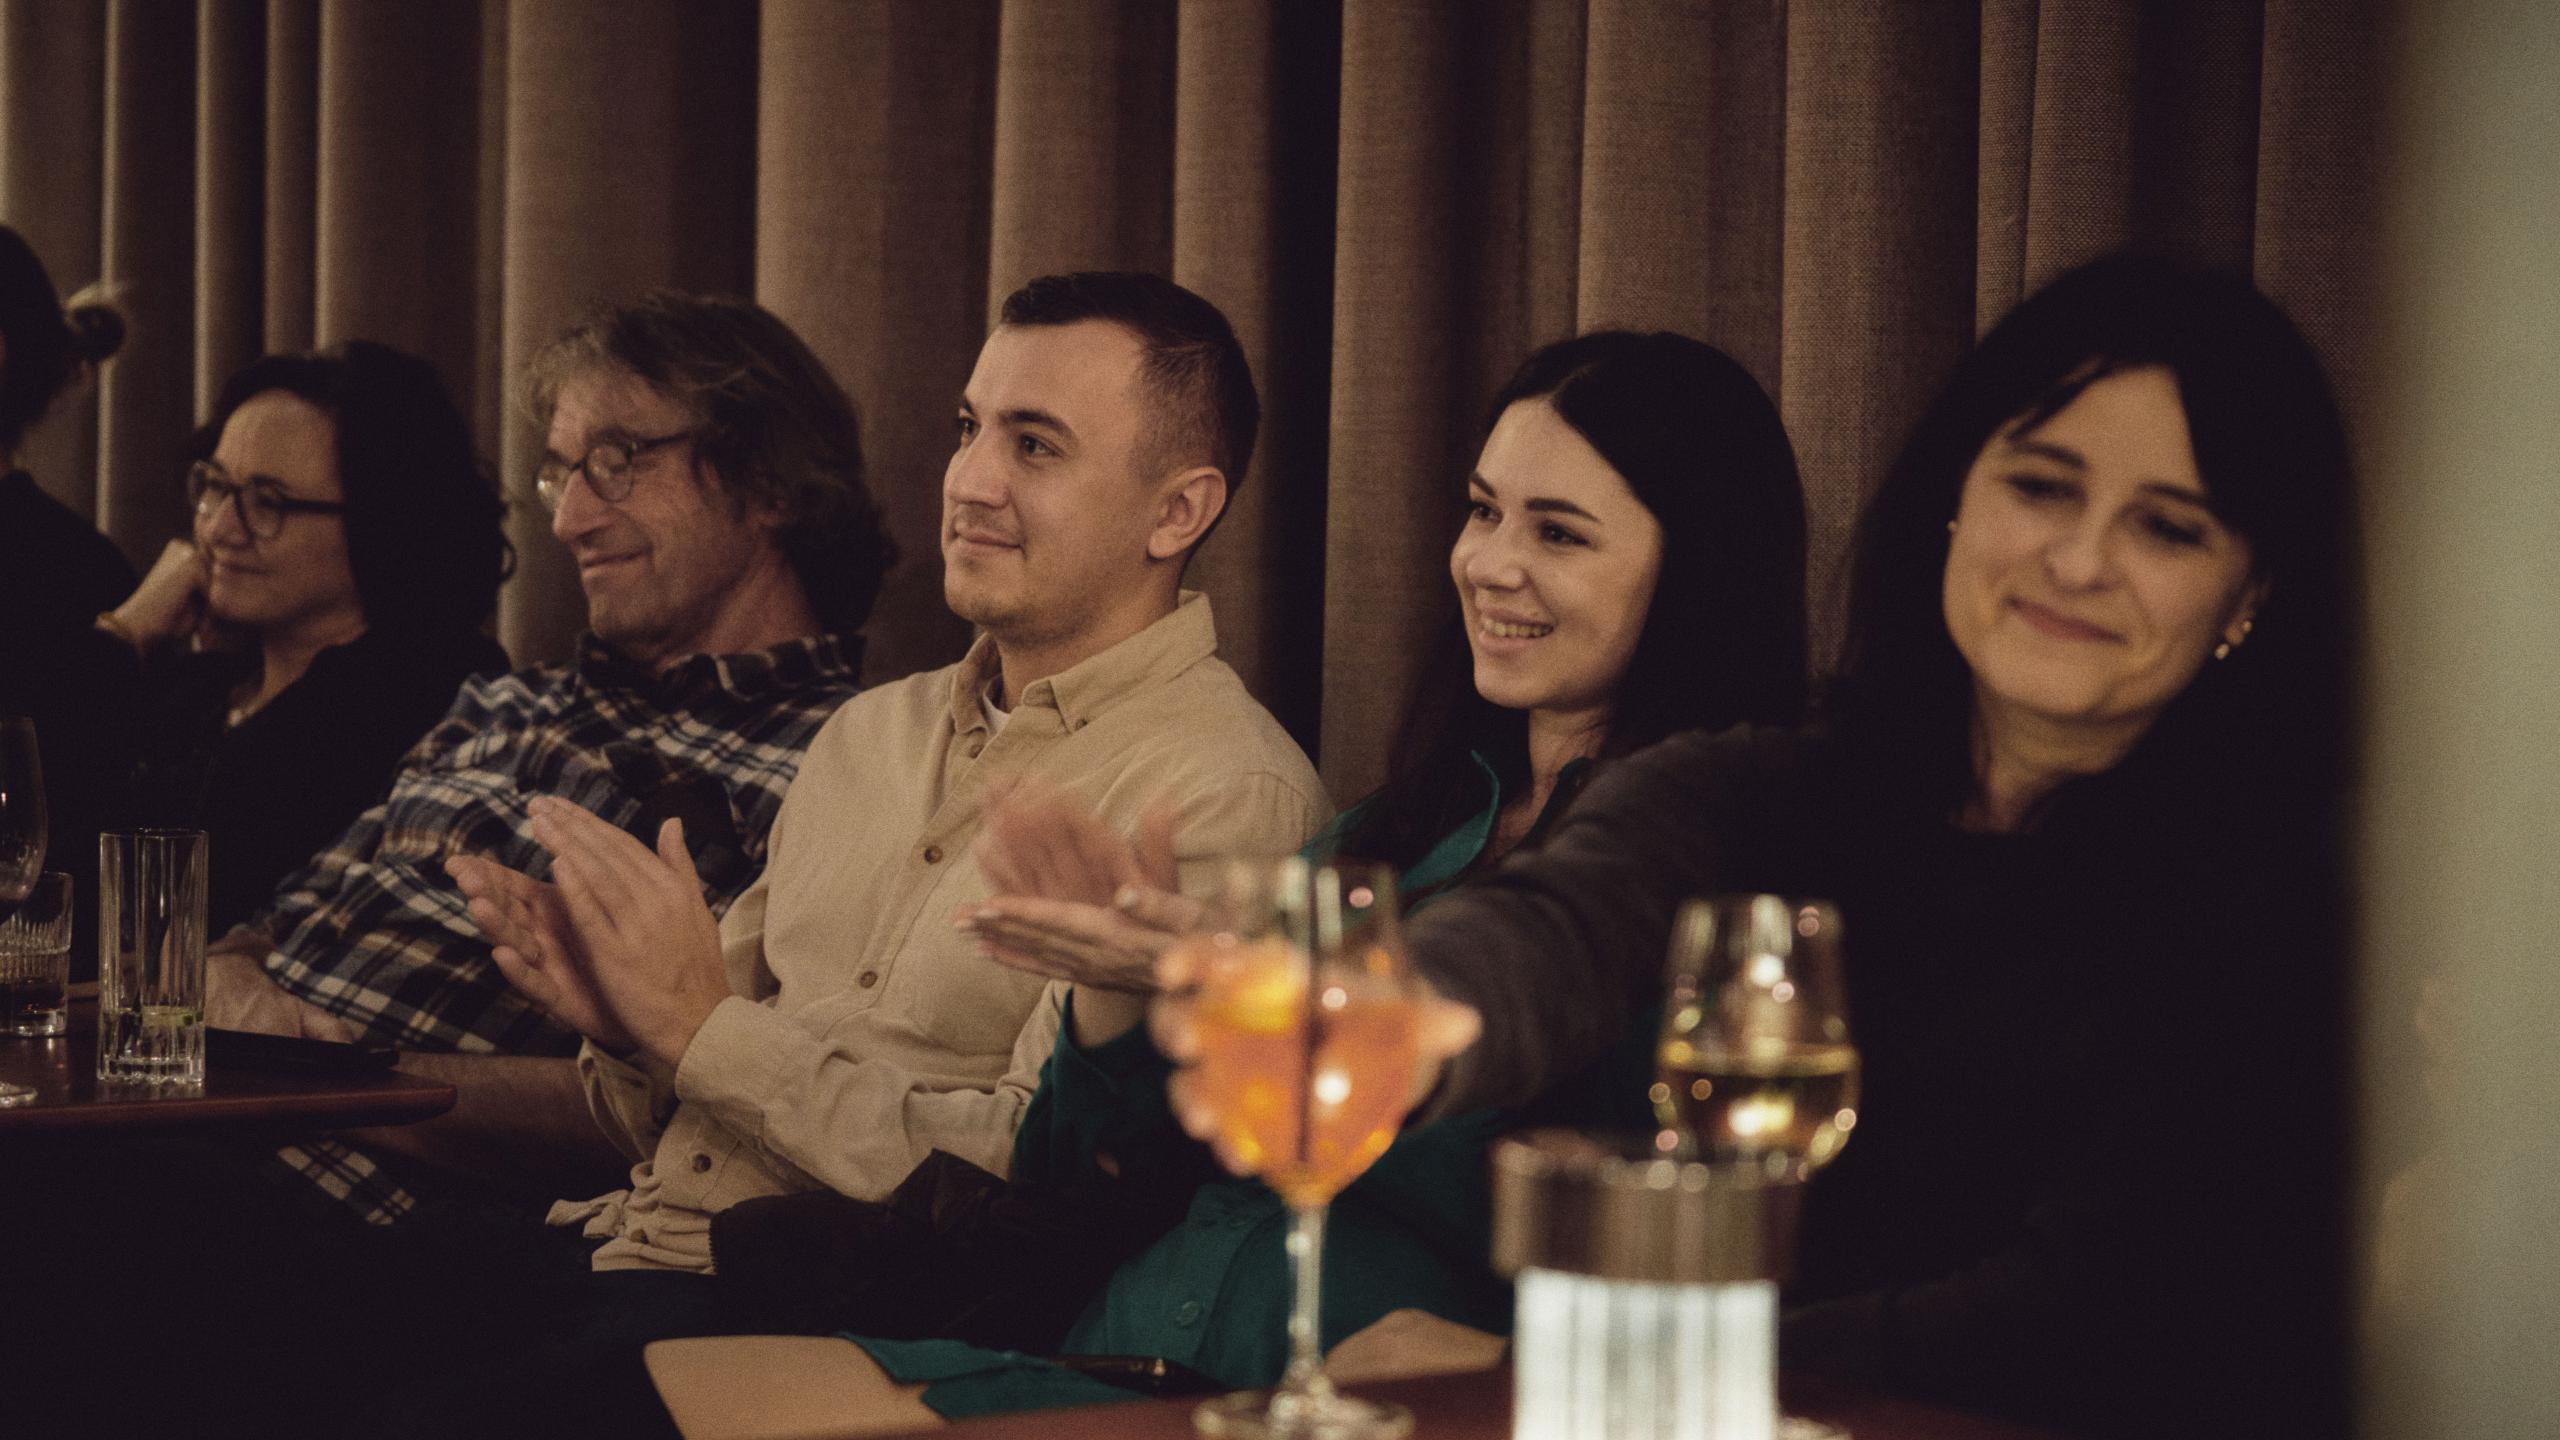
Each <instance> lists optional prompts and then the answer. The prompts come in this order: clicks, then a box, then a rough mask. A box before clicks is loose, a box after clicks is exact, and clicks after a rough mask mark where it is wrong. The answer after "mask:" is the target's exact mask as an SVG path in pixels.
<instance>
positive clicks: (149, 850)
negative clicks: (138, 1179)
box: [98, 830, 206, 1086]
mask: <svg viewBox="0 0 2560 1440" xmlns="http://www.w3.org/2000/svg"><path fill="white" fill-rule="evenodd" d="M205 848H206V847H205V836H204V832H203V831H201V830H141V831H135V832H132V833H129V834H117V833H110V834H106V835H101V836H99V837H98V1078H99V1079H100V1080H107V1081H137V1082H143V1083H148V1084H152V1085H172V1086H201V1085H203V1083H204V924H205V921H204V905H205Z"/></svg>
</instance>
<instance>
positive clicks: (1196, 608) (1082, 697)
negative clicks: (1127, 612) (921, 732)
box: [951, 590, 1218, 735]
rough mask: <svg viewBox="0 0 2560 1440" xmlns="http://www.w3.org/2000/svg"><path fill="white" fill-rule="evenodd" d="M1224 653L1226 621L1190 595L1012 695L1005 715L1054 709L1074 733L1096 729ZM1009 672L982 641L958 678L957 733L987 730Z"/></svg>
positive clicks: (954, 701)
mask: <svg viewBox="0 0 2560 1440" xmlns="http://www.w3.org/2000/svg"><path fill="white" fill-rule="evenodd" d="M1217 653H1218V622H1217V620H1216V618H1215V617H1214V616H1213V615H1212V613H1211V611H1210V608H1209V597H1208V596H1206V595H1203V594H1201V593H1200V592H1199V591H1197V590H1185V591H1183V592H1182V595H1181V598H1179V599H1178V600H1176V601H1175V602H1174V606H1173V613H1171V614H1169V615H1166V616H1164V617H1163V618H1162V619H1159V620H1157V621H1156V622H1155V623H1154V624H1152V625H1149V626H1148V627H1147V628H1146V629H1144V630H1141V631H1139V632H1138V633H1137V634H1135V635H1132V636H1130V637H1129V638H1128V639H1126V640H1123V641H1121V642H1120V643H1119V644H1117V645H1114V646H1112V647H1111V648H1110V649H1108V650H1105V651H1103V652H1102V653H1101V654H1099V655H1095V656H1091V657H1088V658H1087V659H1084V660H1081V661H1079V662H1077V663H1076V664H1074V665H1071V666H1068V667H1067V668H1066V669H1064V670H1061V671H1059V672H1058V673H1057V674H1055V675H1051V676H1049V677H1047V678H1045V679H1041V680H1034V681H1032V682H1031V683H1030V684H1028V685H1025V686H1023V687H1022V693H1021V694H1019V695H1007V696H1005V697H1004V699H1005V709H1006V711H1007V712H1008V713H1011V714H1020V713H1021V712H1022V711H1024V710H1026V709H1037V708H1041V707H1047V708H1049V709H1052V710H1055V711H1057V712H1058V719H1059V722H1060V723H1061V724H1062V725H1064V726H1065V728H1066V730H1067V732H1068V733H1069V734H1073V733H1074V732H1076V731H1078V730H1081V729H1083V728H1084V727H1085V726H1086V725H1089V724H1091V723H1092V722H1093V721H1094V719H1095V718H1096V717H1097V716H1100V715H1101V714H1103V713H1104V712H1105V711H1108V710H1109V709H1110V708H1111V707H1112V706H1114V705H1117V704H1119V703H1120V702H1121V701H1122V700H1125V699H1127V698H1128V697H1130V696H1132V695H1135V694H1138V693H1140V692H1142V691H1146V690H1152V689H1154V688H1155V687H1156V686H1158V685H1162V684H1164V683H1165V682H1166V681H1169V680H1171V679H1173V678H1174V677H1175V676H1177V675H1179V674H1181V673H1182V672H1183V671H1185V670H1188V669H1190V668H1191V667H1192V666H1194V665H1197V664H1199V663H1200V662H1201V661H1203V660H1206V659H1208V658H1210V657H1211V656H1213V655H1215V654H1217ZM1001 669H1002V665H1001V663H1000V662H999V661H998V660H997V658H996V647H995V641H994V640H992V639H990V638H989V637H987V636H985V635H983V634H982V635H980V636H979V637H978V639H977V642H976V643H975V644H973V645H971V646H970V647H969V653H968V654H967V655H965V656H962V657H961V660H960V663H959V665H957V666H956V667H954V668H953V670H952V675H951V728H952V730H953V732H954V733H956V734H961V735H966V734H969V733H970V732H971V731H973V730H983V729H985V728H986V724H987V721H986V717H985V716H984V715H983V714H981V713H980V712H979V709H978V697H979V695H980V694H982V693H983V692H984V691H985V690H986V687H987V684H988V682H990V681H992V680H993V679H995V678H996V676H997V674H998V672H999V671H1000V670H1001Z"/></svg>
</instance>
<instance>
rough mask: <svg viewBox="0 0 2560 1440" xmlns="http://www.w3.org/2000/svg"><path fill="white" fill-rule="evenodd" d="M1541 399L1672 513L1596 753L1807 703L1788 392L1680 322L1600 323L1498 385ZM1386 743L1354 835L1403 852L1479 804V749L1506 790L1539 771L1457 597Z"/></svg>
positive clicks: (1500, 398)
mask: <svg viewBox="0 0 2560 1440" xmlns="http://www.w3.org/2000/svg"><path fill="white" fill-rule="evenodd" d="M1535 400H1543V401H1545V402H1546V403H1548V404H1549V405H1552V406H1553V407H1555V412H1556V414H1557V415H1558V416H1559V417H1560V418H1562V419H1563V421H1564V422H1565V423H1566V424H1567V425H1570V426H1572V427H1573V429H1574V432H1575V433H1576V434H1579V435H1580V436H1581V437H1582V438H1583V439H1584V440H1586V441H1588V442H1589V443H1590V445H1591V448H1592V449H1593V450H1595V451H1597V452H1599V455H1600V458H1601V459H1603V460H1606V461H1608V462H1609V468H1610V469H1612V470H1615V471H1616V472H1617V473H1618V477H1619V478H1620V479H1621V480H1624V481H1625V482H1626V485H1627V488H1628V489H1629V490H1630V491H1632V492H1633V493H1634V495H1635V497H1636V499H1637V501H1638V502H1639V503H1641V504H1642V505H1643V506H1644V507H1645V509H1646V510H1648V511H1649V512H1651V513H1652V515H1653V517H1654V519H1655V520H1656V521H1657V522H1658V523H1659V524H1660V525H1661V526H1662V563H1661V567H1660V569H1659V571H1658V572H1657V578H1656V579H1655V581H1654V588H1653V597H1652V599H1651V601H1650V602H1649V603H1648V604H1647V606H1646V609H1645V618H1644V628H1643V629H1642V630H1641V631H1640V632H1638V635H1637V638H1636V648H1635V653H1634V654H1633V655H1631V656H1630V657H1629V658H1628V661H1627V670H1626V674H1625V675H1623V676H1621V677H1620V678H1619V681H1618V685H1617V689H1616V690H1615V691H1614V692H1613V693H1612V695H1611V697H1610V716H1609V730H1608V734H1607V736H1606V737H1605V738H1604V739H1603V740H1602V743H1601V752H1600V753H1601V754H1602V755H1604V756H1608V755H1623V754H1626V753H1627V752H1629V751H1632V750H1637V749H1641V748H1643V747H1644V746H1647V745H1650V744H1652V743H1654V742H1655V741H1657V740H1661V739H1663V738H1664V737H1666V736H1669V735H1673V734H1676V733H1678V732H1680V731H1683V730H1695V729H1722V728H1725V727H1728V726H1732V725H1737V724H1744V723H1751V724H1769V725H1774V724H1785V723H1789V722H1792V721H1794V720H1796V719H1798V718H1799V717H1800V716H1801V715H1802V714H1803V710H1804V696H1805V632H1804V617H1805V590H1804V547H1805V520H1804V491H1803V487H1802V484H1801V482H1800V481H1799V479H1798V476H1797V472H1796V456H1795V447H1794V446H1793V445H1792V444H1790V443H1789V442H1788V440H1787V431H1786V426H1785V425H1784V424H1783V423H1781V422H1780V420H1779V418H1778V409H1777V406H1775V405H1773V404H1771V403H1770V401H1769V397H1768V394H1767V392H1765V391H1763V390H1762V389H1761V388H1760V384H1759V382H1758V381H1756V380H1754V379H1752V378H1751V374H1750V372H1749V371H1747V370H1745V369H1743V368H1742V366H1741V365H1739V364H1737V363H1736V362H1735V361H1734V359H1733V357H1731V356H1729V355H1727V354H1725V353H1724V352H1723V351H1721V350H1718V349H1716V348H1715V347H1714V346H1712V345H1708V344H1705V343H1703V342H1701V341H1698V340H1693V339H1690V338H1689V337H1688V336H1686V335H1674V334H1669V333H1662V332H1657V333H1654V334H1634V333H1631V332H1628V331H1624V330H1600V331H1594V332H1593V333H1591V334H1588V335H1583V336H1579V337H1577V338H1575V339H1571V340H1562V341H1558V342H1557V343H1555V344H1552V345H1549V346H1547V347H1545V348H1544V349H1541V350H1539V351H1537V352H1536V353H1534V354H1532V355H1530V357H1529V358H1528V359H1527V360H1526V361H1524V362H1522V364H1521V366H1520V368H1519V369H1518V370H1517V371H1515V372H1514V373H1513V374H1512V376H1511V378H1510V379H1509V380H1508V381H1506V382H1505V383H1504V384H1503V386H1502V388H1501V389H1499V390H1497V391H1495V392H1494V396H1493V403H1492V405H1491V407H1490V408H1489V410H1488V412H1487V415H1486V424H1487V426H1488V428H1490V426H1491V425H1493V424H1494V423H1496V422H1498V421H1499V420H1500V419H1501V418H1502V413H1503V412H1504V411H1506V410H1508V409H1510V408H1511V407H1512V406H1514V405H1517V404H1521V403H1523V402H1526V401H1535ZM1442 604H1443V616H1442V619H1441V621H1440V623H1439V625H1438V627H1437V632H1436V638H1435V639H1434V641H1433V644H1432V648H1431V650H1430V652H1429V653H1428V655H1427V656H1426V658H1425V660H1424V662H1423V670H1422V672H1421V674H1420V676H1419V678H1418V679H1417V681H1416V683H1415V686H1414V690H1413V693H1412V698H1411V699H1410V700H1409V701H1408V703H1407V704H1406V706H1405V711H1404V715H1403V717H1402V718H1401V720H1400V722H1399V723H1398V725H1397V728H1396V737H1395V740H1394V743H1393V745H1392V747H1391V749H1390V750H1389V754H1388V762H1387V780H1386V783H1385V784H1384V785H1383V786H1382V787H1381V788H1380V789H1379V791H1378V793H1377V795H1376V796H1375V797H1373V798H1372V799H1371V801H1370V802H1369V803H1368V804H1366V805H1364V806H1363V807H1362V809H1361V813H1360V818H1359V819H1358V821H1356V822H1355V823H1354V825H1353V826H1352V828H1351V829H1350V830H1349V831H1348V832H1347V833H1346V834H1345V836H1344V838H1343V849H1344V851H1345V852H1346V853H1350V854H1355V855H1359V856H1360V857H1362V858H1364V859H1369V860H1377V861H1383V862H1386V863H1389V864H1393V865H1396V866H1399V867H1402V866H1407V865H1410V864H1412V863H1413V862H1414V861H1416V860H1418V859H1420V858H1421V857H1422V856H1423V854H1425V853H1426V852H1427V851H1429V849H1430V848H1431V847H1432V846H1433V845H1434V844H1436V843H1437V842H1438V841H1439V839H1440V838H1441V837H1442V836H1444V835H1446V834H1447V833H1448V831H1449V829H1450V827H1452V826H1454V825H1455V824H1457V823H1458V822H1459V821H1460V820H1462V819H1464V818H1465V815H1464V813H1463V812H1465V811H1466V810H1468V809H1470V808H1471V807H1472V806H1473V805H1475V804H1478V803H1481V801H1480V799H1479V798H1477V797H1478V796H1479V794H1480V786H1481V783H1482V782H1481V780H1480V778H1479V776H1480V772H1479V770H1478V768H1477V764H1476V760H1475V758H1474V757H1475V756H1477V755H1481V756H1483V757H1484V759H1485V761H1486V762H1487V763H1489V764H1491V765H1492V767H1493V770H1494V773H1495V775H1496V776H1497V777H1498V778H1499V780H1500V781H1501V783H1502V785H1503V786H1504V787H1505V789H1506V791H1509V790H1510V789H1512V788H1513V787H1518V786H1523V785H1525V784H1526V783H1527V782H1528V779H1529V742H1528V718H1527V716H1526V715H1524V714H1523V713H1522V712H1520V711H1517V710H1506V709H1504V708H1503V707H1501V706H1499V705H1496V704H1494V703H1493V702H1492V701H1490V700H1487V699H1485V698H1484V697H1483V696H1482V695H1480V694H1478V693H1477V691H1476V688H1475V677H1474V666H1473V663H1472V662H1473V652H1472V651H1471V650H1470V649H1469V648H1468V645H1467V637H1466V631H1465V628H1464V623H1463V621H1462V620H1461V618H1460V613H1459V611H1458V608H1457V606H1456V603H1455V598H1454V596H1449V597H1445V598H1444V600H1443V602H1442Z"/></svg>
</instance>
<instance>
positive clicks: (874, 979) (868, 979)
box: [855, 970, 880, 990]
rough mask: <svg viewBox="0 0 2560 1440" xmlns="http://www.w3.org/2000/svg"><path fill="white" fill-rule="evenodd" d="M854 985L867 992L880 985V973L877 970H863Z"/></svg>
mask: <svg viewBox="0 0 2560 1440" xmlns="http://www.w3.org/2000/svg"><path fill="white" fill-rule="evenodd" d="M855 983H857V984H859V985H860V986H861V987H862V988H863V989H865V990H868V989H870V988H871V987H872V986H874V985H877V984H879V983H880V972H879V971H877V970H865V971H863V972H862V975H861V978H860V979H859V980H857V981H856V982H855Z"/></svg>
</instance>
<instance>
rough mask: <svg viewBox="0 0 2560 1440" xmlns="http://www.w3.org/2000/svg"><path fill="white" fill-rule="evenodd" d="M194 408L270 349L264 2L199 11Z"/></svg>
mask: <svg viewBox="0 0 2560 1440" xmlns="http://www.w3.org/2000/svg"><path fill="white" fill-rule="evenodd" d="M196 21H197V24H196V236H195V241H196V276H195V289H196V363H195V409H194V412H193V413H194V414H195V415H198V416H202V415H205V414H207V413H209V412H210V411H211V410H212V409H213V402H214V398H215V397H216V396H217V395H218V394H220V393H221V389H222V382H223V381H224V380H226V379H228V378H230V376H231V374H232V372H234V371H236V370H238V369H239V368H240V367H241V366H243V365H246V364H248V363H249V362H250V361H252V360H255V359H257V358H258V356H259V355H261V354H263V353H265V348H266V278H267V277H266V254H265V243H264V241H265V232H266V215H265V209H266V207H265V206H264V204H263V203H262V201H263V200H264V198H265V195H266V188H267V179H266V160H267V155H266V146H267V140H266V106H265V100H266V90H267V6H266V0H207V3H206V4H205V5H204V6H203V8H201V9H199V10H198V11H197V12H196Z"/></svg>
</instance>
